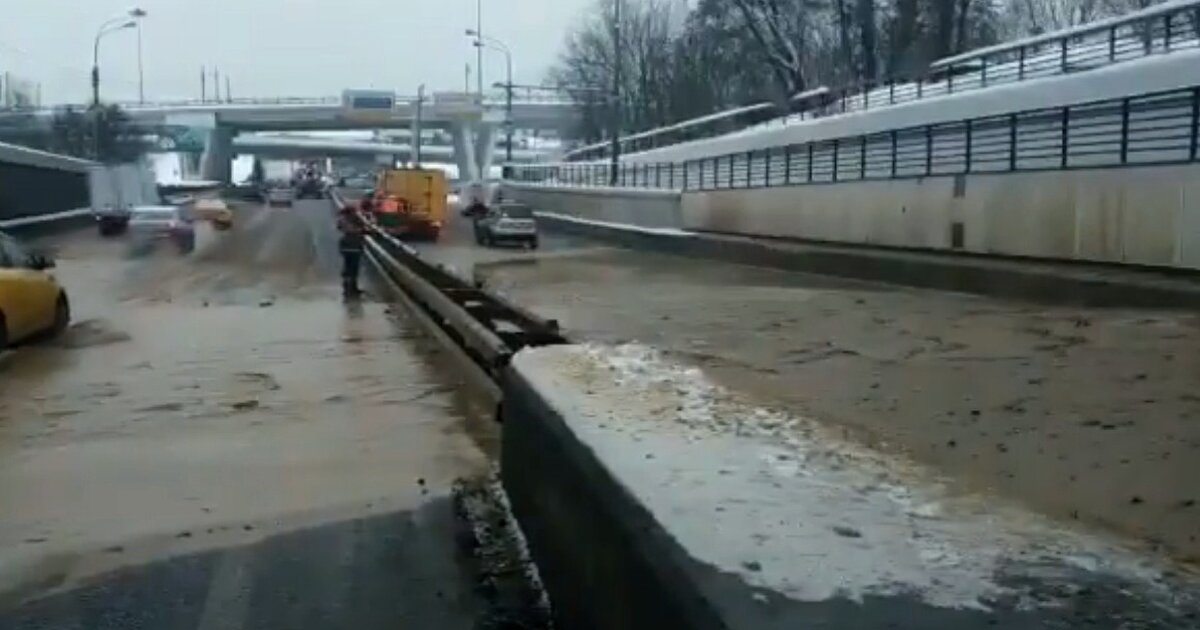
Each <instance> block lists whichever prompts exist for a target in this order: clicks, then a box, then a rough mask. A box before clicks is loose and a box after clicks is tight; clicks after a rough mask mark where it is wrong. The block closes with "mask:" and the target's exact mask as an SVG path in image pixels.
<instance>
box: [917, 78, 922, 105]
mask: <svg viewBox="0 0 1200 630" xmlns="http://www.w3.org/2000/svg"><path fill="white" fill-rule="evenodd" d="M922 78H923V77H917V100H918V101H919V100H921V97H922V94H921V91H922V90H921V85H922Z"/></svg>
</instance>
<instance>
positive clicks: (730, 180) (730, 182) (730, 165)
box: [729, 153, 734, 188]
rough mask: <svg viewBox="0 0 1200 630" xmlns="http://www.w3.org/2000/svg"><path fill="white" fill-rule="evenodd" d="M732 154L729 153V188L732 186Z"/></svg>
mask: <svg viewBox="0 0 1200 630" xmlns="http://www.w3.org/2000/svg"><path fill="white" fill-rule="evenodd" d="M733 187H734V186H733V154H732V153H730V154H729V188H733Z"/></svg>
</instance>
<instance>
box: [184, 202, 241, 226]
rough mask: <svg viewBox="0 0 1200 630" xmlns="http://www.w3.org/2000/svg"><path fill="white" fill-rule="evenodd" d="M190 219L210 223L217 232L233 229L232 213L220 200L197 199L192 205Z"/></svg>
mask: <svg viewBox="0 0 1200 630" xmlns="http://www.w3.org/2000/svg"><path fill="white" fill-rule="evenodd" d="M192 218H194V219H199V220H201V221H208V222H209V223H212V225H213V227H214V228H216V229H218V230H228V229H229V228H231V227H233V211H232V210H230V209H229V206H227V205H225V202H224V201H221V200H220V199H198V200H196V203H195V204H193V205H192Z"/></svg>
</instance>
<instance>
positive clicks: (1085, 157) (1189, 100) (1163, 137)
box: [512, 86, 1200, 191]
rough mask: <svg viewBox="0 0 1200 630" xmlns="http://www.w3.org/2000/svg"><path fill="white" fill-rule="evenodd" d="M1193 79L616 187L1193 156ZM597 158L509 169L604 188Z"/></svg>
mask: <svg viewBox="0 0 1200 630" xmlns="http://www.w3.org/2000/svg"><path fill="white" fill-rule="evenodd" d="M1198 135H1200V86H1196V87H1189V88H1183V89H1178V90H1171V91H1167V92H1160V93H1153V94H1145V95H1140V96H1134V97H1126V98H1119V99H1110V100H1105V101H1098V102H1091V103H1082V104H1077V105H1069V106H1065V107H1053V108H1043V109H1036V110H1028V111H1022V112H1015V113H1012V114H1007V115H1001V116H987V117H980V118H972V119H968V120H961V121H950V122H944V123H938V124H933V125H923V126H918V127H909V128H904V129H897V130H893V131H889V132H884V133H873V134H868V135H858V136H849V137H845V138H835V139H831V140H820V141H814V142H806V143H799V144H790V145H785V146H779V147H771V148H767V149H755V150H752V151H743V152H738V153H730V154H726V155H719V156H713V157H706V158H700V159H696V160H688V161H685V162H675V163H669V162H661V163H622V164H620V165H619V166H618V170H617V182H618V186H620V187H628V188H642V189H657V190H685V191H706V190H735V189H747V188H771V187H778V186H797V185H805V184H825V183H837V182H853V181H869V180H886V179H904V178H913V177H932V176H947V175H958V174H968V173H1005V172H1022V171H1038V170H1067V169H1077V168H1106V167H1121V166H1139V165H1152V164H1177V163H1186V162H1194V161H1195V160H1196V156H1197V141H1198ZM611 168H612V166H611V165H610V164H600V163H585V164H581V163H565V164H551V165H547V164H538V165H526V166H514V167H512V176H513V177H512V179H514V180H515V181H522V182H531V183H543V184H553V185H562V186H608V185H609V184H610V182H611V181H612V179H611V177H612V171H611Z"/></svg>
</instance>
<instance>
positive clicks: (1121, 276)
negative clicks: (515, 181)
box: [538, 213, 1200, 309]
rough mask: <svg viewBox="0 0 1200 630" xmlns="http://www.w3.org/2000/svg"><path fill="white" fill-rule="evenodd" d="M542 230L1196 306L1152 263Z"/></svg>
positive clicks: (814, 267)
mask: <svg viewBox="0 0 1200 630" xmlns="http://www.w3.org/2000/svg"><path fill="white" fill-rule="evenodd" d="M538 220H539V223H540V224H541V225H542V226H543V229H546V230H548V231H552V232H561V233H566V234H572V235H576V236H582V237H586V238H591V239H594V240H597V241H601V242H605V243H611V244H614V245H618V246H621V247H628V248H631V249H638V250H644V251H652V252H656V253H662V254H673V255H679V256H689V257H695V258H701V259H705V260H719V261H723V262H730V263H736V264H745V265H756V266H761V267H773V268H776V269H784V270H787V271H798V272H803V273H819V274H823V275H830V276H839V277H843V278H852V279H856V280H867V281H876V282H887V283H890V284H899V285H906V286H913V287H921V288H930V289H939V290H948V291H962V292H964V293H976V294H980V295H988V296H992V297H1000V298H1011V299H1020V300H1033V301H1037V302H1039V303H1044V304H1062V305H1072V306H1095V307H1132V308H1192V309H1195V308H1200V283H1198V282H1196V281H1195V279H1193V277H1192V276H1191V275H1185V276H1183V277H1179V274H1174V273H1167V272H1162V271H1158V270H1152V269H1125V268H1115V267H1114V266H1100V265H1080V264H1070V263H1057V264H1056V263H1047V262H1031V261H1025V260H1012V259H1005V258H998V257H989V256H968V255H951V254H945V253H932V252H912V251H898V250H889V249H878V248H870V247H862V246H857V247H856V246H842V245H836V244H814V243H795V242H786V241H776V240H766V239H757V238H751V237H742V236H735V235H726V234H709V233H700V232H689V231H687V230H669V229H662V230H655V229H650V228H639V227H637V226H629V225H622V224H616V223H602V222H598V221H589V220H580V219H575V218H573V217H568V216H564V215H555V214H545V213H542V214H539V217H538Z"/></svg>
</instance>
